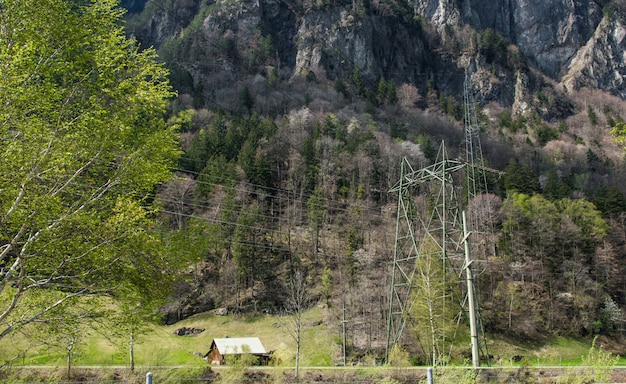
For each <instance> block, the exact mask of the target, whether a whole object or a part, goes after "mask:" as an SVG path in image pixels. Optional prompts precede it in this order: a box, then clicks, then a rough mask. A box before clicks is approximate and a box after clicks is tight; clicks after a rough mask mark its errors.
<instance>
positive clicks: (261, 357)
mask: <svg viewBox="0 0 626 384" xmlns="http://www.w3.org/2000/svg"><path fill="white" fill-rule="evenodd" d="M243 354H251V355H254V356H255V357H256V358H257V365H267V364H268V363H269V360H270V355H271V353H270V352H267V351H266V350H265V347H263V344H261V340H259V338H258V337H225V338H221V339H213V341H212V342H211V349H210V350H209V352H207V353H206V355H204V357H206V359H207V361H208V363H209V364H211V365H224V364H228V362H227V360H228V358H229V357H232V356H237V355H243Z"/></svg>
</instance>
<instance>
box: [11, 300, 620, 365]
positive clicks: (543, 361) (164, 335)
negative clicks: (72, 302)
mask: <svg viewBox="0 0 626 384" xmlns="http://www.w3.org/2000/svg"><path fill="white" fill-rule="evenodd" d="M325 311H326V309H324V308H318V307H315V308H312V309H311V310H309V311H307V312H306V313H305V315H304V327H303V335H302V351H301V366H304V367H306V366H309V367H331V366H334V365H336V364H337V363H339V361H338V356H340V353H339V351H340V350H341V345H340V338H339V335H338V334H336V332H333V331H330V330H329V329H328V328H327V327H326V325H325V323H324V321H323V320H324V316H325V314H326V312H325ZM182 327H187V328H197V329H204V331H203V332H201V333H200V334H198V335H196V336H178V335H176V334H175V331H176V330H177V329H179V328H182ZM225 336H230V337H247V336H257V337H259V338H260V339H261V341H262V342H263V344H264V346H265V348H266V349H267V350H270V351H274V355H275V356H276V357H277V358H278V359H279V361H280V364H279V365H280V366H282V367H292V366H293V365H294V360H295V341H294V340H293V339H292V338H291V337H290V336H289V334H288V333H287V331H286V330H285V324H281V319H280V318H278V317H275V316H270V315H260V316H254V317H244V316H238V315H229V316H217V315H214V314H210V313H203V314H198V315H196V316H193V317H191V318H188V319H186V320H184V321H181V322H179V323H177V324H174V325H170V326H156V325H155V326H152V327H150V329H149V330H148V331H147V332H145V333H144V334H142V335H140V336H139V337H138V340H137V343H136V345H135V364H136V365H137V366H144V367H145V366H148V367H171V366H185V367H189V368H194V367H195V368H202V367H205V366H206V364H207V363H206V361H205V360H204V359H203V358H202V355H204V354H205V353H207V352H208V350H209V347H210V343H211V340H212V339H213V338H216V337H225ZM27 347H28V345H27V340H26V339H25V338H24V337H23V336H22V335H20V334H16V335H14V336H13V337H11V338H9V339H5V340H3V343H0V358H1V359H2V360H3V361H6V360H7V359H11V358H12V357H14V356H15V355H16V354H20V351H25V352H24V353H22V354H20V355H19V358H17V359H15V360H14V361H13V362H12V365H14V366H53V367H54V366H57V367H64V366H65V365H66V354H65V352H64V351H63V349H62V348H60V347H55V348H52V347H44V346H38V347H37V346H35V347H31V348H27ZM590 347H591V343H590V341H588V340H582V339H567V338H555V339H549V340H545V341H543V342H542V343H536V344H522V343H519V342H515V341H512V340H508V339H504V338H491V339H489V340H488V344H487V352H488V353H489V354H490V355H492V356H493V361H492V362H491V365H492V366H502V367H507V366H528V367H533V366H572V365H580V364H581V363H582V361H583V360H582V358H583V356H585V355H586V354H587V353H588V351H589V349H590ZM78 350H79V353H78V354H77V355H76V356H75V358H74V361H73V364H74V365H77V366H79V365H80V366H127V365H128V353H127V350H128V343H127V341H126V340H121V339H118V340H115V341H111V340H108V339H107V338H105V337H103V336H101V335H99V334H97V333H91V334H89V335H87V337H85V338H84V340H83V342H82V343H81V344H80V345H79V349H78ZM463 363H464V362H453V364H459V365H461V364H463ZM618 365H626V359H624V358H621V359H620V360H619V362H618Z"/></svg>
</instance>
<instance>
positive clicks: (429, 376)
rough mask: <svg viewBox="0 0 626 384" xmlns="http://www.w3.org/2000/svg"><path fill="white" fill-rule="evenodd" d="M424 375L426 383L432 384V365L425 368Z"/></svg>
mask: <svg viewBox="0 0 626 384" xmlns="http://www.w3.org/2000/svg"><path fill="white" fill-rule="evenodd" d="M426 377H427V378H428V384H434V381H433V367H428V369H427V370H426Z"/></svg>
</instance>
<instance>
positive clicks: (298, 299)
mask: <svg viewBox="0 0 626 384" xmlns="http://www.w3.org/2000/svg"><path fill="white" fill-rule="evenodd" d="M287 292H288V294H289V296H288V297H287V300H286V301H285V315H286V316H287V317H288V318H289V320H288V321H286V322H284V323H283V328H284V329H285V330H286V332H287V333H288V334H289V336H290V337H291V338H292V339H293V340H294V341H295V343H296V364H295V369H296V372H295V377H296V378H297V377H298V374H299V367H300V347H301V345H302V315H303V313H304V311H305V309H306V308H307V305H308V303H309V300H310V298H309V292H308V281H307V276H306V273H305V272H303V271H302V270H300V269H298V270H296V271H295V272H294V273H293V275H292V276H291V277H290V279H289V283H288V287H287Z"/></svg>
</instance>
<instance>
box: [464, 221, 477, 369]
mask: <svg viewBox="0 0 626 384" xmlns="http://www.w3.org/2000/svg"><path fill="white" fill-rule="evenodd" d="M462 217H463V243H464V245H465V279H466V282H467V301H468V306H469V323H470V338H471V344H472V366H473V367H474V368H478V367H480V352H479V350H480V349H479V348H478V325H477V321H476V303H475V301H474V299H475V297H476V296H475V295H474V274H473V272H472V256H471V247H470V240H469V239H470V235H471V232H468V230H467V221H466V220H465V211H463V212H462Z"/></svg>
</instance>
